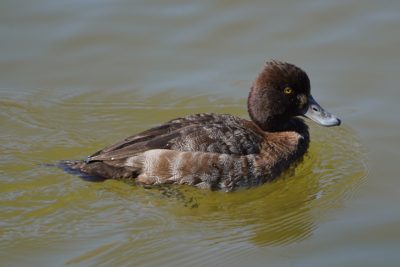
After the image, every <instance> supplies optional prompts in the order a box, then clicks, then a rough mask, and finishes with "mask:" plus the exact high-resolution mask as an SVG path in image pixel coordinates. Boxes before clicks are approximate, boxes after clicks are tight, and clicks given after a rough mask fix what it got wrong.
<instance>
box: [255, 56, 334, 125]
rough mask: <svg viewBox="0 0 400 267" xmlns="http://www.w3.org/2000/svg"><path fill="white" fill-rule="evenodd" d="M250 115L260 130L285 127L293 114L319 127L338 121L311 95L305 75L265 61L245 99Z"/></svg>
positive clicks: (291, 66)
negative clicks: (308, 119) (246, 99)
mask: <svg viewBox="0 0 400 267" xmlns="http://www.w3.org/2000/svg"><path fill="white" fill-rule="evenodd" d="M248 112H249V115H250V118H251V119H252V120H253V121H254V122H255V123H256V124H257V125H258V126H259V127H260V128H261V129H263V130H264V131H271V132H273V131H282V130H285V127H286V125H287V123H288V122H289V121H290V120H291V119H292V118H293V117H295V116H305V117H308V118H310V119H311V120H313V121H315V122H317V123H318V124H320V125H323V126H335V125H339V124H340V119H339V118H337V117H335V116H334V115H332V114H330V113H328V112H327V111H325V110H324V109H323V108H322V107H321V106H320V105H319V104H318V103H317V102H316V101H315V100H314V98H313V97H312V96H311V93H310V80H309V78H308V76H307V74H306V73H305V72H304V71H303V70H302V69H300V68H299V67H296V66H295V65H293V64H289V63H286V62H280V61H270V62H267V63H266V65H265V67H264V69H263V70H262V72H261V73H260V74H259V75H258V77H257V78H256V80H255V81H254V83H253V85H252V88H251V91H250V94H249V98H248Z"/></svg>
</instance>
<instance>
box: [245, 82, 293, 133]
mask: <svg viewBox="0 0 400 267" xmlns="http://www.w3.org/2000/svg"><path fill="white" fill-rule="evenodd" d="M270 99H271V98H270V97H266V96H263V95H260V91H259V90H257V89H254V88H253V87H252V89H251V90H250V94H249V97H248V100H247V111H248V113H249V115H250V118H251V120H252V121H253V122H254V123H255V124H257V126H258V127H260V128H261V129H262V130H263V131H266V132H279V131H285V129H286V128H287V127H288V123H289V121H290V118H288V117H287V116H285V115H284V114H282V112H281V111H280V110H272V109H271V108H270V107H271V106H272V105H270V103H269V101H271V100H270ZM272 101H273V99H272ZM280 113H281V114H280Z"/></svg>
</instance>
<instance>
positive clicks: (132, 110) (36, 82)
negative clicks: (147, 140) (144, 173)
mask: <svg viewBox="0 0 400 267" xmlns="http://www.w3.org/2000/svg"><path fill="white" fill-rule="evenodd" d="M16 3H17V2H15V1H6V2H3V3H2V4H1V8H0V10H1V11H0V17H1V20H2V23H1V27H0V34H1V36H2V41H1V42H0V48H1V49H0V70H1V71H0V127H1V130H0V155H1V156H0V258H1V259H0V265H2V266H377V265H382V266H398V263H399V261H400V257H399V256H398V255H399V252H400V249H399V248H400V234H399V233H400V212H399V209H398V202H399V200H400V199H399V189H398V188H399V185H400V184H399V179H398V171H397V166H396V162H397V159H398V158H399V152H398V151H399V150H398V149H399V134H398V133H399V130H400V119H399V118H400V116H398V114H399V112H400V107H399V105H398V104H397V101H398V99H399V97H400V94H399V90H398V88H399V86H398V74H399V73H400V72H399V71H400V67H399V66H400V64H399V63H400V62H399V59H398V57H397V53H398V51H397V50H398V47H399V45H400V28H399V27H398V25H399V22H400V5H399V4H398V3H397V2H395V1H392V2H390V1H387V2H377V1H376V2H375V1H352V2H347V1H342V2H339V1H337V2H332V1H305V2H302V3H300V2H299V3H297V4H292V3H289V2H285V1H281V2H279V3H278V2H277V3H268V4H267V3H264V2H262V1H259V2H257V1H250V2H238V1H202V2H200V1H198V2H195V1H168V3H167V2H165V1H158V2H154V3H150V2H141V1H132V2H131V1H113V2H112V1H100V2H93V1H79V2H74V1H71V2H54V1H37V2H33V1H32V2H28V1H26V3H25V4H24V5H22V4H21V5H18V4H16ZM271 58H277V59H281V60H287V61H289V62H292V63H295V64H297V65H299V66H300V67H302V68H303V69H305V70H306V71H307V72H308V74H309V76H310V79H311V83H312V91H313V95H314V96H315V98H316V99H317V100H318V101H319V102H320V103H321V104H322V105H323V106H324V107H325V108H327V109H328V110H329V111H331V112H332V113H335V114H336V115H338V116H339V117H341V119H342V121H343V125H342V126H340V127H335V128H323V127H319V126H316V125H315V124H313V123H312V122H308V123H309V125H310V128H311V129H310V131H311V140H312V142H311V145H310V149H309V151H308V153H307V154H306V156H305V157H304V159H303V161H302V162H300V163H299V164H298V165H296V166H295V167H293V168H291V169H290V170H288V171H286V172H285V173H284V174H283V175H282V177H281V178H280V179H278V180H276V181H274V182H272V183H270V184H265V185H263V186H260V187H257V188H253V189H250V190H244V191H239V192H236V193H232V194H226V193H221V192H209V191H202V190H197V189H195V188H191V187H184V186H182V187H179V186H173V187H161V188H153V189H145V188H142V187H136V186H134V185H131V184H128V183H124V182H121V181H111V180H110V181H105V182H100V183H91V182H87V181H83V180H81V179H80V178H78V177H76V176H73V175H71V174H68V173H65V172H63V171H62V170H60V169H58V168H55V167H53V166H52V164H54V163H56V162H57V161H59V160H64V159H81V158H84V157H86V156H87V155H89V154H91V153H93V152H94V151H97V150H98V149H100V148H103V147H105V146H107V145H109V144H111V143H113V142H115V141H117V140H120V139H122V138H124V137H127V136H129V135H131V134H133V133H136V132H139V131H142V130H145V129H147V128H149V127H152V126H154V125H157V124H159V123H162V122H165V121H167V120H170V119H172V118H175V117H179V116H184V115H187V114H193V113H199V112H218V113H231V114H235V115H238V116H242V117H247V113H246V97H247V94H248V90H249V87H250V85H251V81H252V79H253V78H254V77H255V76H256V74H257V72H258V71H259V70H260V69H261V67H262V65H263V63H264V61H266V60H268V59H271Z"/></svg>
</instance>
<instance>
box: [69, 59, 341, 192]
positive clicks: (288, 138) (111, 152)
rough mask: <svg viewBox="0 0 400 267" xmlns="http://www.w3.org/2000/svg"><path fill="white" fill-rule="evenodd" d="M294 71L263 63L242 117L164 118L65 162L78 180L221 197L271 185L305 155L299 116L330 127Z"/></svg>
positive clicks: (329, 118)
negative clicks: (179, 188)
mask: <svg viewBox="0 0 400 267" xmlns="http://www.w3.org/2000/svg"><path fill="white" fill-rule="evenodd" d="M310 90H311V89H310V80H309V78H308V76H307V74H306V72H304V71H303V70H302V69H301V68H299V67H297V66H295V65H293V64H290V63H287V62H282V61H278V60H271V61H267V62H266V63H265V65H264V66H263V68H262V70H261V72H260V73H259V74H258V75H257V77H256V79H255V80H254V82H253V83H252V85H251V88H250V93H249V95H248V99H247V111H248V114H249V118H250V119H245V118H240V117H238V116H234V115H230V114H215V113H201V114H194V115H188V116H184V117H180V118H176V119H172V120H170V121H168V122H166V123H164V124H161V125H159V126H155V127H153V128H150V129H148V130H145V131H143V132H141V133H137V134H135V135H132V136H130V137H127V138H125V139H123V140H122V141H119V142H117V143H115V144H113V145H111V146H108V147H106V148H104V149H101V150H99V151H97V152H95V153H93V154H92V155H90V156H88V157H87V159H85V160H80V161H68V162H67V163H66V165H67V166H68V167H69V168H70V169H71V170H74V171H77V172H78V173H80V174H82V175H89V176H92V177H98V178H101V179H130V180H133V181H134V182H135V183H136V184H138V185H143V186H155V185H165V184H179V185H190V186H195V187H197V188H201V189H208V190H214V191H216V190H218V191H224V192H231V191H236V190H238V189H241V188H250V187H254V186H258V185H261V184H264V183H266V182H270V181H273V180H274V179H276V178H277V177H279V176H280V175H281V174H282V172H283V171H284V170H286V169H288V168H289V166H291V165H292V164H294V163H295V162H297V161H299V160H300V159H301V158H302V157H303V155H304V154H305V153H306V152H307V149H308V146H309V143H310V135H309V129H308V126H307V124H306V123H305V121H304V120H303V118H308V119H310V120H312V121H314V122H316V123H317V124H319V125H322V126H326V127H330V126H338V125H340V124H341V120H340V119H339V118H338V117H336V116H335V115H333V114H331V113H329V112H328V111H326V110H325V109H323V108H322V107H321V106H320V105H319V104H318V102H317V101H316V100H315V99H314V98H313V96H312V95H311V92H310Z"/></svg>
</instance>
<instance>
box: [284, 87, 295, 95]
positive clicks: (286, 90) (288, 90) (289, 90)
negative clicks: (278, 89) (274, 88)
mask: <svg viewBox="0 0 400 267" xmlns="http://www.w3.org/2000/svg"><path fill="white" fill-rule="evenodd" d="M283 92H284V93H285V94H286V95H291V94H293V93H294V90H293V89H292V88H291V87H286V88H285V89H283Z"/></svg>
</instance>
